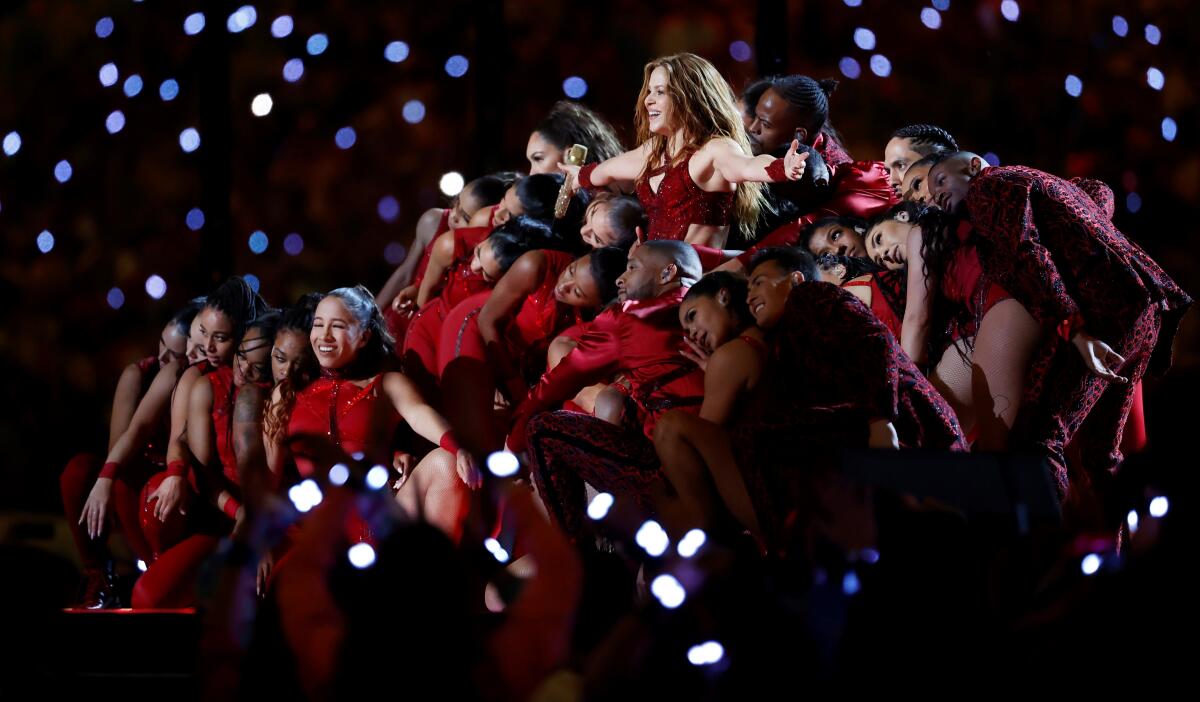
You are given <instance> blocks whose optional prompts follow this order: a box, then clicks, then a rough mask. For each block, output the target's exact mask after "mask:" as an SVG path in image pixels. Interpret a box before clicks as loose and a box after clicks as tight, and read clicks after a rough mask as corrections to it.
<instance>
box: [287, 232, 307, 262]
mask: <svg viewBox="0 0 1200 702" xmlns="http://www.w3.org/2000/svg"><path fill="white" fill-rule="evenodd" d="M303 250H304V237H302V236H300V235H299V234H297V233H295V232H292V233H291V234H288V235H287V236H285V237H283V251H284V253H286V254H287V255H288V256H299V255H300V252H301V251H303Z"/></svg>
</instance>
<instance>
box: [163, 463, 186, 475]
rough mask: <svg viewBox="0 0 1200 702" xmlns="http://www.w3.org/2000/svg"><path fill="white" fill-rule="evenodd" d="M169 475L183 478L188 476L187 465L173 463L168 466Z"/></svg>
mask: <svg viewBox="0 0 1200 702" xmlns="http://www.w3.org/2000/svg"><path fill="white" fill-rule="evenodd" d="M167 475H169V476H175V477H177V478H182V477H183V476H185V475H187V463H184V462H183V461H171V462H170V463H168V464H167Z"/></svg>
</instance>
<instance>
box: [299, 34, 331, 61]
mask: <svg viewBox="0 0 1200 702" xmlns="http://www.w3.org/2000/svg"><path fill="white" fill-rule="evenodd" d="M304 48H305V50H307V51H308V55H309V56H320V55H321V54H323V53H325V49H328V48H329V37H327V36H325V35H324V34H321V33H317V34H314V35H312V36H311V37H309V38H308V41H307V42H305V44H304Z"/></svg>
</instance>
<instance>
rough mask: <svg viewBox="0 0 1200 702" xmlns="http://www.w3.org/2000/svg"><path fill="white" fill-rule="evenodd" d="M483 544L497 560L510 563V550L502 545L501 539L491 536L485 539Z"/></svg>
mask: <svg viewBox="0 0 1200 702" xmlns="http://www.w3.org/2000/svg"><path fill="white" fill-rule="evenodd" d="M483 546H484V548H486V549H487V550H488V553H490V554H492V556H493V557H495V559H496V560H498V561H500V562H501V563H508V559H509V555H508V551H505V550H504V547H503V546H501V545H500V542H499V541H497V540H495V539H493V538H490V537H489V538H486V539H484V540H483Z"/></svg>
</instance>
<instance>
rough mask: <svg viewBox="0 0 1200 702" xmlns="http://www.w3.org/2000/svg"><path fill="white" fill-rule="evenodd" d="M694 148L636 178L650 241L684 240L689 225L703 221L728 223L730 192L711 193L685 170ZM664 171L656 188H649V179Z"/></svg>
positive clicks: (731, 201) (717, 223) (722, 225)
mask: <svg viewBox="0 0 1200 702" xmlns="http://www.w3.org/2000/svg"><path fill="white" fill-rule="evenodd" d="M694 154H695V152H693V153H690V154H688V156H687V158H685V159H683V160H682V161H680V162H679V163H677V164H675V165H673V166H671V165H666V166H659V167H658V168H655V169H652V170H649V171H647V172H646V173H645V174H644V175H643V176H642V177H641V178H638V181H637V197H638V200H640V201H641V203H642V208H643V209H645V210H646V219H647V221H648V222H649V225H648V227H647V229H648V231H647V232H646V237H647V238H648V239H650V240H651V241H653V240H657V239H672V240H674V241H683V240H684V239H685V238H686V237H687V233H688V227H690V226H691V225H693V224H703V225H709V226H715V227H724V226H728V225H729V220H730V214H731V212H732V211H733V193H732V192H728V193H710V192H707V191H705V190H702V189H701V188H700V186H699V185H696V181H694V180H692V175H691V173H689V172H688V164H689V163H690V162H691V160H692V156H693V155H694ZM660 174H663V178H662V180H661V181H659V183H658V190H657V191H655V190H652V189H651V188H650V179H651V178H652V177H654V176H657V175H660Z"/></svg>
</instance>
